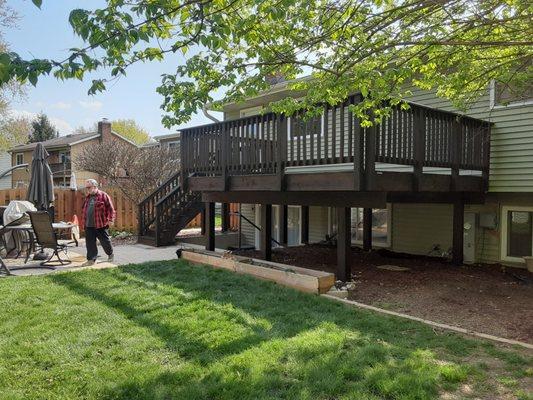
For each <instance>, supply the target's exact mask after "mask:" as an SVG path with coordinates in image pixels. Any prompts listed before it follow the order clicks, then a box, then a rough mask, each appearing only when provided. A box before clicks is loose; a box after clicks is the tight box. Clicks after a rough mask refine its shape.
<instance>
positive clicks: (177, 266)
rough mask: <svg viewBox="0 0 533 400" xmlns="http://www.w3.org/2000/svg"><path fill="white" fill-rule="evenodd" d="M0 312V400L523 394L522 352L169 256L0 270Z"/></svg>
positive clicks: (527, 364)
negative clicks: (52, 270)
mask: <svg viewBox="0 0 533 400" xmlns="http://www.w3.org/2000/svg"><path fill="white" fill-rule="evenodd" d="M0 310H2V311H1V312H0V398H1V399H74V398H75V399H78V398H80V399H81V398H83V399H128V400H131V399H187V400H189V399H190V400H194V399H285V398H286V399H432V398H438V397H439V396H440V395H442V394H443V393H445V392H446V393H450V394H453V395H457V394H458V395H459V397H458V398H469V397H472V398H483V396H484V394H487V395H491V396H494V393H497V392H496V391H500V392H501V393H512V394H514V395H515V396H517V397H520V398H524V399H529V398H531V397H529V393H528V392H527V390H526V389H527V388H524V384H523V382H524V381H525V380H526V379H528V378H530V377H531V366H532V361H531V356H530V355H529V356H528V355H527V354H524V352H522V351H519V350H509V349H504V348H501V347H496V346H494V345H493V344H490V343H486V342H481V341H477V340H472V339H467V338H464V337H460V336H457V335H454V334H450V333H445V332H435V331H433V330H432V329H431V328H429V327H427V326H424V325H421V324H418V323H416V322H412V321H406V320H401V319H397V318H394V317H388V316H383V315H378V314H373V313H371V312H367V311H360V310H356V309H352V308H349V307H347V306H344V305H342V304H339V303H336V302H333V301H330V300H327V299H324V298H320V297H318V296H313V295H307V294H303V293H299V292H296V291H293V290H290V289H286V288H282V287H279V286H276V285H274V284H271V283H268V282H262V281H258V280H255V279H252V278H249V277H246V276H241V275H235V274H232V273H230V272H227V271H222V270H214V269H211V268H208V267H199V266H191V265H189V264H187V263H185V262H183V261H177V260H176V261H168V262H158V263H148V264H142V265H132V266H127V267H123V268H117V269H107V270H87V271H80V272H70V273H61V274H54V275H48V276H34V277H24V278H9V279H3V280H0ZM480 360H482V361H480ZM465 387H469V388H474V389H473V390H470V391H465V390H464V388H465Z"/></svg>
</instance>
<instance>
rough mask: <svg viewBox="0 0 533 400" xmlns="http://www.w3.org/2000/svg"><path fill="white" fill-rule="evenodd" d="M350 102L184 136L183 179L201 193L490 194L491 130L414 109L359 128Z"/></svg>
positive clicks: (459, 118)
mask: <svg viewBox="0 0 533 400" xmlns="http://www.w3.org/2000/svg"><path fill="white" fill-rule="evenodd" d="M356 101H357V98H356V97H355V96H353V97H351V98H349V99H348V100H347V101H346V102H345V103H344V104H342V105H339V106H336V107H328V106H326V107H325V108H324V112H323V114H322V116H321V117H317V118H314V119H312V120H304V119H303V118H302V116H301V115H295V116H292V117H290V118H285V117H284V116H280V115H275V114H264V115H259V116H254V117H248V118H242V119H238V120H234V121H224V122H220V123H215V124H210V125H204V126H199V127H194V128H188V129H184V130H182V131H181V135H182V136H181V155H182V176H183V178H184V179H186V178H187V177H189V180H188V181H189V184H190V188H191V189H192V190H197V191H207V192H211V191H224V192H228V191H242V192H244V191H283V192H285V191H289V192H290V191H295V192H300V191H317V192H321V191H372V192H461V193H465V192H468V193H483V192H485V191H486V188H487V183H488V173H489V153H490V124H489V123H487V122H485V121H481V120H477V119H473V118H469V117H465V116H461V115H458V114H454V113H450V112H445V111H440V110H434V109H430V108H427V107H423V106H419V105H416V104H411V105H410V108H409V109H407V110H404V109H401V108H399V107H398V108H395V109H393V112H392V113H391V115H390V116H389V117H387V118H384V120H383V121H382V123H381V124H379V125H377V126H375V127H371V128H366V129H364V128H361V126H360V125H359V120H358V119H357V118H355V117H354V115H352V113H351V112H350V111H349V106H350V104H354V103H355V102H356ZM387 166H388V167H387ZM341 167H342V168H341Z"/></svg>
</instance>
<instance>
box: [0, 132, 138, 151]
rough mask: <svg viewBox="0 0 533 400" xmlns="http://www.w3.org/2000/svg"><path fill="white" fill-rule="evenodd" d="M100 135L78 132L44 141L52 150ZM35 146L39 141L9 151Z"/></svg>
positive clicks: (114, 133) (115, 133) (31, 148)
mask: <svg viewBox="0 0 533 400" xmlns="http://www.w3.org/2000/svg"><path fill="white" fill-rule="evenodd" d="M111 133H112V134H113V135H115V136H117V137H119V138H121V139H122V140H124V141H126V142H128V143H129V144H131V145H133V146H137V144H135V143H134V142H132V141H131V140H130V139H128V138H125V137H124V136H122V135H121V134H119V133H117V132H115V131H111ZM99 137H100V133H98V132H87V133H77V134H70V135H65V136H59V137H57V138H53V139H50V140H45V141H44V142H42V143H43V145H44V147H45V148H46V149H47V150H50V149H58V148H62V147H67V146H72V145H75V144H79V143H83V142H86V141H87V140H91V139H97V138H99ZM35 146H37V143H28V144H23V145H20V146H15V147H13V148H12V149H10V150H9V152H10V153H15V152H20V151H28V150H33V149H34V148H35Z"/></svg>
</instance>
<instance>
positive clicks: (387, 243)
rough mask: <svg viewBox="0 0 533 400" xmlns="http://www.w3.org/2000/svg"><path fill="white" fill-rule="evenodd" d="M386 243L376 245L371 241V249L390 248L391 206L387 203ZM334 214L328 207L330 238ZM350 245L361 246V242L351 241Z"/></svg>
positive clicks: (331, 208) (333, 210) (332, 209)
mask: <svg viewBox="0 0 533 400" xmlns="http://www.w3.org/2000/svg"><path fill="white" fill-rule="evenodd" d="M350 208H363V207H350ZM386 209H387V242H386V243H383V242H380V243H377V242H374V241H372V247H381V248H389V247H391V246H392V204H391V203H387V207H386ZM333 213H335V207H328V235H329V236H331V235H332V234H333V218H334V215H333ZM350 226H351V219H350ZM351 243H352V245H363V241H362V240H352V242H351Z"/></svg>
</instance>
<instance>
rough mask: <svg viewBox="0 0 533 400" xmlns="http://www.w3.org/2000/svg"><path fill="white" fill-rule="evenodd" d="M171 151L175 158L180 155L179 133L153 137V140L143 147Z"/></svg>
mask: <svg viewBox="0 0 533 400" xmlns="http://www.w3.org/2000/svg"><path fill="white" fill-rule="evenodd" d="M155 146H160V147H162V148H168V149H171V150H172V151H174V152H175V153H176V158H179V155H180V133H179V132H176V133H170V134H168V135H159V136H154V137H153V139H152V140H151V141H150V142H148V143H146V144H145V145H144V146H143V147H155Z"/></svg>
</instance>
